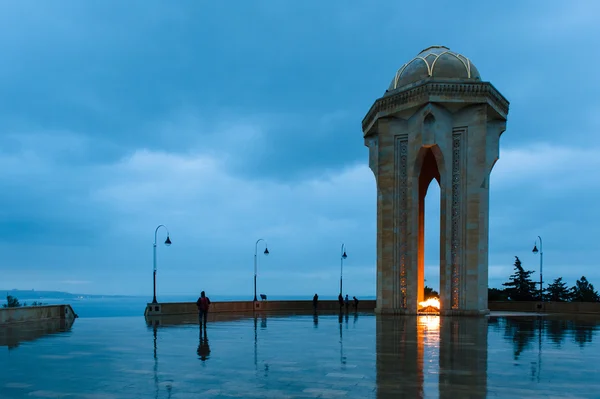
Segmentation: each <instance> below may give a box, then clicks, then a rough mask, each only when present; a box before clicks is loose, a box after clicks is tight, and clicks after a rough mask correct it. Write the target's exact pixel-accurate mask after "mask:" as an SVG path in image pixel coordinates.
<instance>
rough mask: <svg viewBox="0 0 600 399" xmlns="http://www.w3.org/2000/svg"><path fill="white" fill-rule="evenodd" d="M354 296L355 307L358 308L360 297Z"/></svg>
mask: <svg viewBox="0 0 600 399" xmlns="http://www.w3.org/2000/svg"><path fill="white" fill-rule="evenodd" d="M352 298H353V299H354V309H355V310H358V298H357V297H355V296H353V297H352Z"/></svg>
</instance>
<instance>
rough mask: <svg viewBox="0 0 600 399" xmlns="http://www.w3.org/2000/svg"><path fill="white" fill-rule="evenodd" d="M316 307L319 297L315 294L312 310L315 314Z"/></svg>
mask: <svg viewBox="0 0 600 399" xmlns="http://www.w3.org/2000/svg"><path fill="white" fill-rule="evenodd" d="M318 305H319V296H318V295H317V294H315V296H313V310H314V311H315V312H316V311H317V306H318Z"/></svg>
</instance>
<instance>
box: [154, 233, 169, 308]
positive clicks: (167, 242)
mask: <svg viewBox="0 0 600 399" xmlns="http://www.w3.org/2000/svg"><path fill="white" fill-rule="evenodd" d="M161 227H164V228H165V230H167V239H166V240H165V245H166V246H167V247H168V246H169V245H171V238H170V235H169V229H167V226H165V225H164V224H160V225H158V227H157V228H156V230H154V248H153V255H154V273H153V275H152V277H153V280H154V296H153V298H152V303H157V302H156V236H157V234H158V229H160V228H161Z"/></svg>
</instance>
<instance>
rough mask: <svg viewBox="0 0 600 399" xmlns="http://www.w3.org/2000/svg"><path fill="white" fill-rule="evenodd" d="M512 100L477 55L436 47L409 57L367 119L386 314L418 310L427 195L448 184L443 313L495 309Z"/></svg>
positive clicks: (380, 294) (381, 302) (381, 309)
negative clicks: (495, 218)
mask: <svg viewBox="0 0 600 399" xmlns="http://www.w3.org/2000/svg"><path fill="white" fill-rule="evenodd" d="M507 114H508V101H507V100H506V99H505V98H504V97H503V96H502V95H501V94H500V93H499V92H498V90H496V89H495V88H494V86H492V84H491V83H489V82H483V81H481V77H480V75H479V71H478V70H477V68H475V65H473V64H472V63H471V61H470V60H469V59H468V58H466V57H464V56H462V55H460V54H457V53H454V52H452V51H450V50H449V49H448V48H447V47H443V46H432V47H429V48H427V49H425V50H423V51H421V52H420V53H419V55H417V56H416V57H415V58H413V59H412V60H411V61H409V62H407V63H406V64H404V65H403V66H402V67H401V68H400V69H399V70H398V71H397V72H396V75H395V76H394V77H393V79H392V82H391V84H390V87H389V88H388V90H386V92H385V94H384V95H383V97H381V98H379V99H378V100H376V101H375V103H374V104H373V106H372V107H371V109H370V110H369V112H368V113H367V115H366V116H365V118H364V119H363V122H362V127H363V133H364V140H365V145H366V146H367V147H368V148H369V166H370V168H371V170H372V171H373V173H374V174H375V179H376V181H377V307H376V311H377V312H378V313H400V314H416V313H417V312H418V310H419V302H421V301H423V295H424V292H423V289H424V219H425V218H424V215H425V201H424V199H425V195H426V193H427V189H428V187H429V184H430V183H431V182H432V180H433V179H435V180H436V181H437V182H438V183H439V185H440V192H441V194H440V201H441V204H440V314H445V315H480V314H486V313H488V304H487V301H488V294H487V289H488V231H489V226H488V221H489V178H490V172H491V171H492V168H493V167H494V164H495V163H496V161H497V160H498V155H499V151H498V150H499V140H500V135H501V134H502V133H503V132H504V130H505V128H506V117H507Z"/></svg>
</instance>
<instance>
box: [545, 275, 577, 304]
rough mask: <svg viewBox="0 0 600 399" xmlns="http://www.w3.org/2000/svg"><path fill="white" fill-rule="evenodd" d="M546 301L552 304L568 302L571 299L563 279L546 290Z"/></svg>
mask: <svg viewBox="0 0 600 399" xmlns="http://www.w3.org/2000/svg"><path fill="white" fill-rule="evenodd" d="M545 291H546V293H545V294H544V300H546V301H550V302H568V301H569V300H570V299H571V292H570V291H569V288H568V287H567V283H565V282H564V281H562V277H559V278H557V279H556V280H554V282H553V283H552V284H550V285H549V286H548V288H546V290H545Z"/></svg>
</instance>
